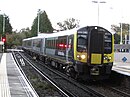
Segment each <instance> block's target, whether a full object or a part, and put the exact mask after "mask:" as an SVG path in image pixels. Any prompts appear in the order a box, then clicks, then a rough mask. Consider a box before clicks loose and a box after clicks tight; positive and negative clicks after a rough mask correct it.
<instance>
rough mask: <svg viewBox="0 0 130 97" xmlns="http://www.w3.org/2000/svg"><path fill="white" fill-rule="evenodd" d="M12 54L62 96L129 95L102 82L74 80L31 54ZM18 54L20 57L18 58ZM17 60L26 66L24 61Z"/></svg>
mask: <svg viewBox="0 0 130 97" xmlns="http://www.w3.org/2000/svg"><path fill="white" fill-rule="evenodd" d="M14 55H17V56H16V57H17V59H18V60H20V58H22V59H23V61H24V62H25V63H26V64H29V65H30V66H31V67H32V68H33V69H35V70H36V71H37V72H38V73H39V74H40V75H41V76H42V77H43V78H45V79H46V80H47V81H48V82H49V83H51V84H52V85H53V86H54V87H55V88H56V89H57V91H59V93H60V94H61V95H62V96H64V97H130V95H129V94H128V93H125V92H123V91H121V90H119V89H117V88H114V87H111V86H107V85H104V83H100V85H99V84H98V85H89V84H82V83H79V82H76V81H75V80H74V79H71V78H69V77H68V76H67V75H65V74H63V73H61V72H59V71H58V70H56V69H52V68H50V67H48V66H46V65H44V63H42V62H40V61H36V60H35V61H34V60H33V59H32V58H31V56H28V55H27V56H25V55H24V53H19V52H15V53H14ZM18 56H21V57H20V58H19V57H18ZM19 62H20V64H23V65H25V66H26V64H24V62H21V61H19Z"/></svg>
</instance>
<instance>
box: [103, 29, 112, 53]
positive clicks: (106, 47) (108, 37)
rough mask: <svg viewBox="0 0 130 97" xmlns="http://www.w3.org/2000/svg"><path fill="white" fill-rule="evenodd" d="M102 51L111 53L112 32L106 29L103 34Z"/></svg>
mask: <svg viewBox="0 0 130 97" xmlns="http://www.w3.org/2000/svg"><path fill="white" fill-rule="evenodd" d="M104 53H106V54H109V53H112V34H111V33H110V32H108V31H105V35H104Z"/></svg>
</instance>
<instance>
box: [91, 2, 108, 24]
mask: <svg viewBox="0 0 130 97" xmlns="http://www.w3.org/2000/svg"><path fill="white" fill-rule="evenodd" d="M92 3H97V4H98V25H99V3H106V2H105V1H98V0H97V1H92Z"/></svg>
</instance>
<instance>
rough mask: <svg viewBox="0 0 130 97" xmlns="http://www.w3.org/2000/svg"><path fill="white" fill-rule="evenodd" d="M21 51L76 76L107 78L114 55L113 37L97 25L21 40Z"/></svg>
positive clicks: (94, 78)
mask: <svg viewBox="0 0 130 97" xmlns="http://www.w3.org/2000/svg"><path fill="white" fill-rule="evenodd" d="M22 46H23V50H24V51H25V52H27V53H28V54H30V55H31V56H33V58H37V59H40V60H42V61H43V62H44V63H46V64H48V65H51V66H53V67H55V68H57V69H62V70H63V71H64V72H66V74H67V75H69V76H70V77H73V78H76V79H83V80H87V79H92V80H102V79H107V78H108V77H109V75H110V74H111V69H112V66H113V60H114V59H113V58H114V37H113V35H112V33H110V32H109V31H108V30H106V29H105V28H103V27H100V26H86V27H82V28H78V29H72V30H67V31H61V32H55V33H52V34H43V35H39V36H37V37H32V38H27V39H23V45H22Z"/></svg>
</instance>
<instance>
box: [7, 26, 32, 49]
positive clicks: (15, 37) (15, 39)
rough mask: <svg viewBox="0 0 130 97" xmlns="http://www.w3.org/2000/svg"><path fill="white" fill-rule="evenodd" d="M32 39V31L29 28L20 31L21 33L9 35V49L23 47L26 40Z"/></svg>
mask: <svg viewBox="0 0 130 97" xmlns="http://www.w3.org/2000/svg"><path fill="white" fill-rule="evenodd" d="M29 37H31V31H30V29H29V28H26V29H25V28H23V29H21V30H20V32H19V33H16V32H13V33H12V34H7V35H6V39H7V46H8V47H7V48H13V47H16V46H21V45H22V40H23V39H24V38H29Z"/></svg>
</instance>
